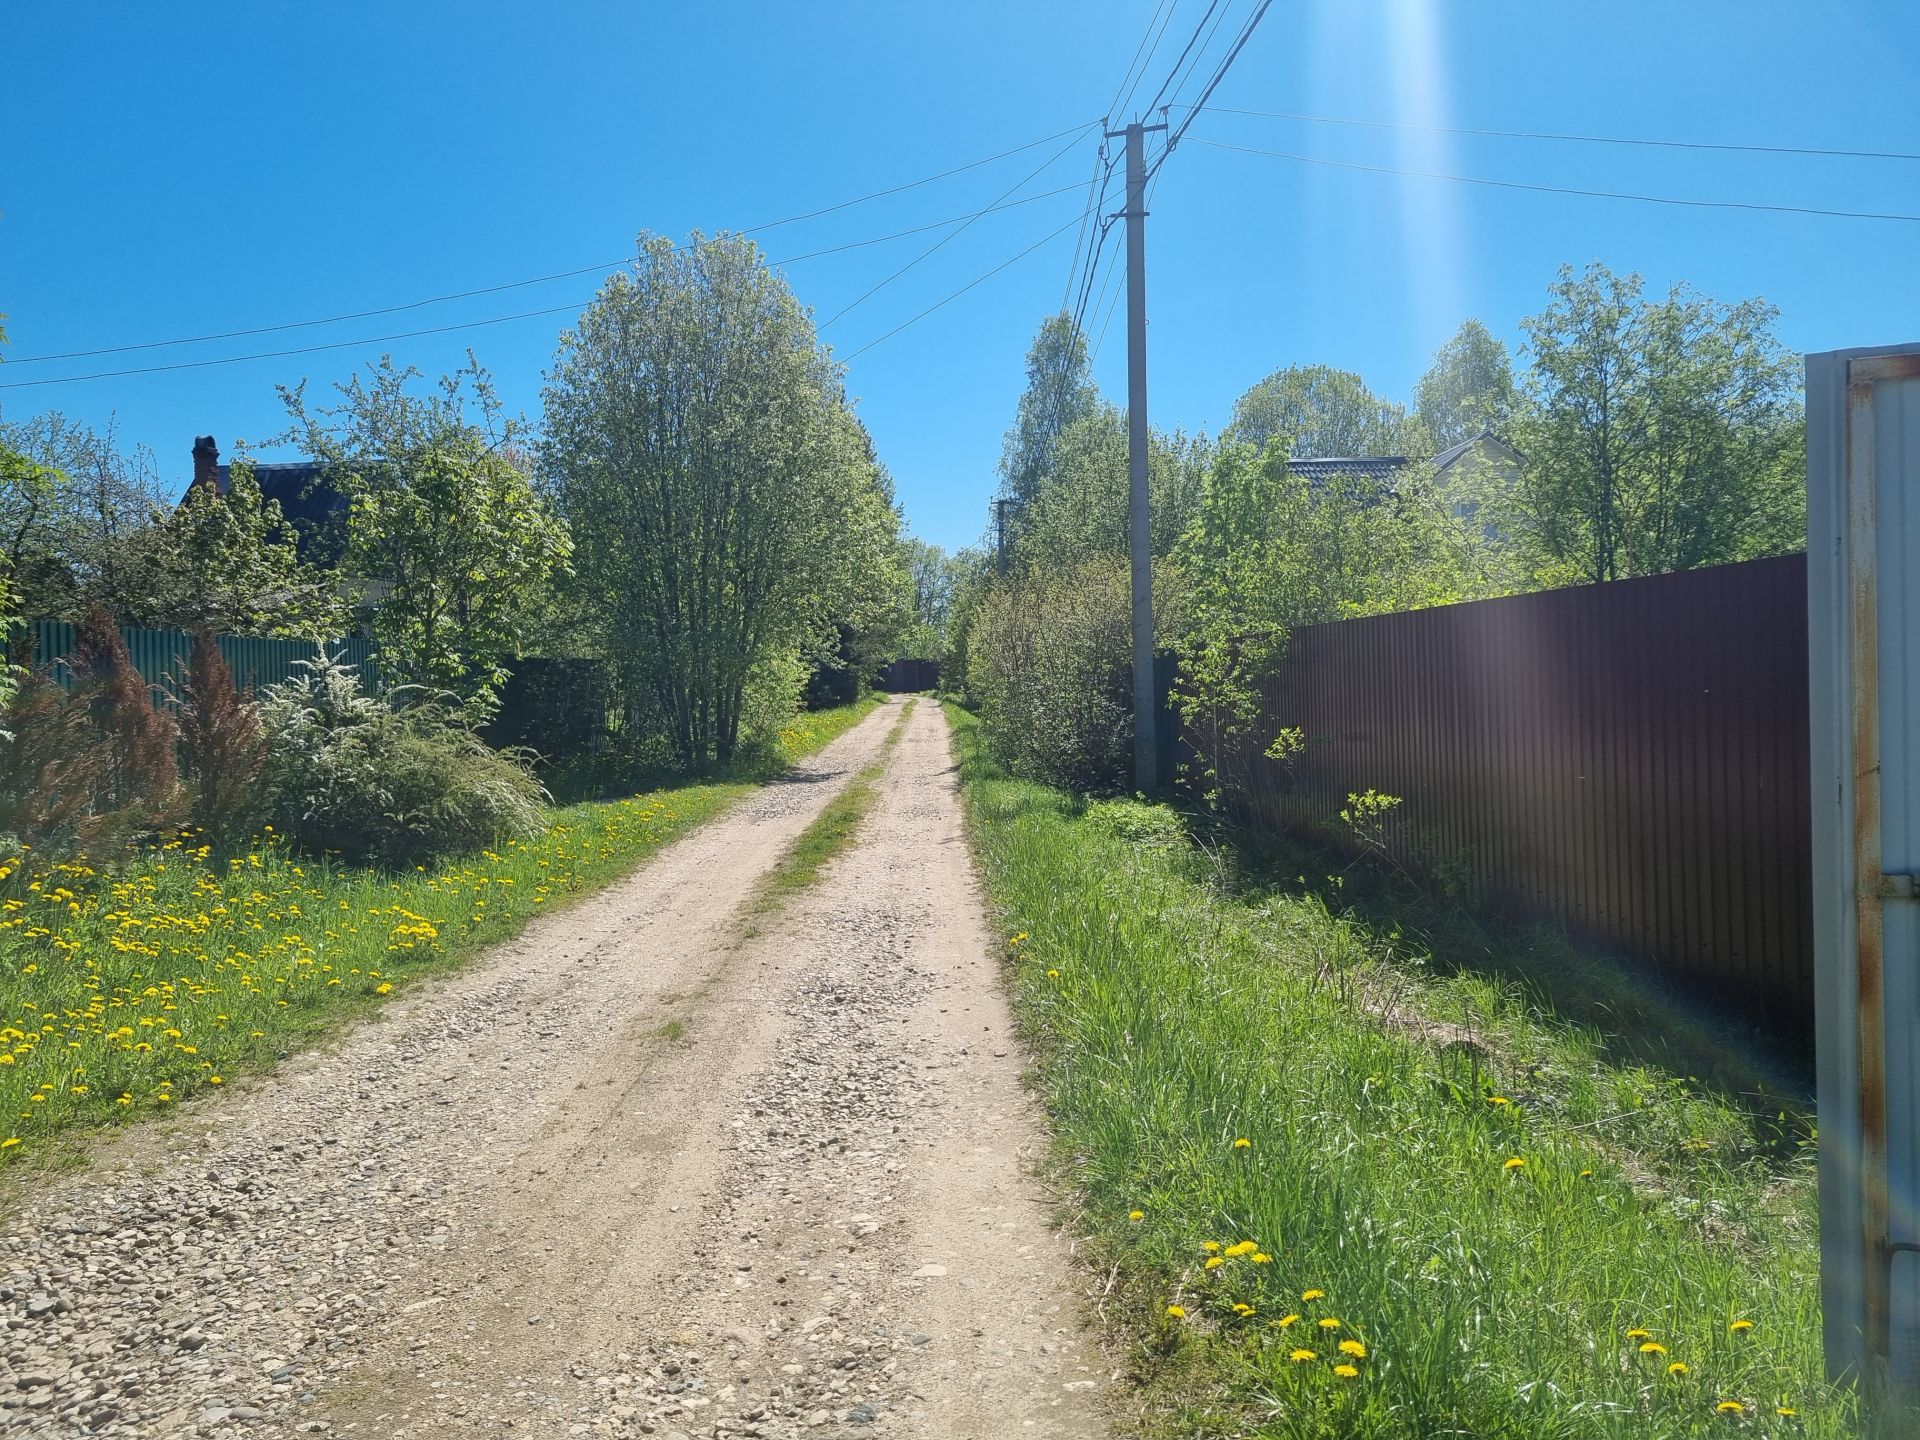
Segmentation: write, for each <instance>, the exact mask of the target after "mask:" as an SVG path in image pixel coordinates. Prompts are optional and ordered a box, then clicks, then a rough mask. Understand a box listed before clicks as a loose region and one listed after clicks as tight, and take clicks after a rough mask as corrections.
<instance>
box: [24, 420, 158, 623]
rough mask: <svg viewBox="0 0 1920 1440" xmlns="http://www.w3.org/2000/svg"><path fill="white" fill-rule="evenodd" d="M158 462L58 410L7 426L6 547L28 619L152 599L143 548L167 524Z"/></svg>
mask: <svg viewBox="0 0 1920 1440" xmlns="http://www.w3.org/2000/svg"><path fill="white" fill-rule="evenodd" d="M167 508H168V507H167V505H166V502H165V499H164V497H163V496H162V494H161V491H160V485H159V481H158V478H157V472H156V469H155V466H154V463H153V456H152V455H151V454H150V453H148V452H147V451H145V450H143V449H139V448H135V449H133V450H130V451H129V450H123V449H122V448H121V447H120V444H119V439H118V436H117V435H116V434H115V432H114V429H113V427H112V426H111V425H109V426H108V427H107V428H106V429H105V430H95V429H93V428H92V427H91V426H88V425H84V424H81V423H79V422H77V421H73V420H69V419H67V417H66V416H64V415H62V414H60V413H59V412H57V411H50V412H48V413H47V414H44V415H37V416H34V417H32V418H30V419H28V420H24V421H20V422H17V423H14V422H9V423H6V424H0V545H4V547H5V560H4V563H5V564H6V566H7V568H8V570H9V572H10V573H11V575H12V577H13V585H14V589H15V591H16V593H17V594H18V596H19V600H20V605H21V610H22V613H24V614H25V615H27V616H28V617H29V618H31V619H36V620H38V619H59V620H78V619H79V618H80V617H81V616H82V615H83V614H84V613H85V612H86V610H87V608H88V607H89V606H91V605H96V604H97V605H102V606H104V607H106V609H108V610H109V611H110V612H112V613H113V614H114V615H116V616H119V615H125V614H126V613H127V612H128V609H129V607H130V606H131V605H134V604H137V603H138V602H139V601H140V600H141V599H142V598H143V597H144V587H145V583H146V582H145V577H144V574H143V573H142V571H143V566H142V564H141V560H142V555H141V545H140V540H141V538H142V536H143V532H145V531H146V530H147V529H148V528H149V527H150V526H152V525H153V524H154V523H156V521H157V519H158V518H159V517H160V516H162V515H164V514H165V513H166V510H167Z"/></svg>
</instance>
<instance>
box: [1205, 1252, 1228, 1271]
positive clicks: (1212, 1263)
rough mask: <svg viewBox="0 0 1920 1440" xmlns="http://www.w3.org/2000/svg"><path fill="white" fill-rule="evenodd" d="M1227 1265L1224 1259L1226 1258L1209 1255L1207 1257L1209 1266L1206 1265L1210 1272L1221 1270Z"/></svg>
mask: <svg viewBox="0 0 1920 1440" xmlns="http://www.w3.org/2000/svg"><path fill="white" fill-rule="evenodd" d="M1226 1263H1227V1262H1226V1259H1225V1257H1224V1256H1220V1255H1209V1256H1208V1257H1207V1265H1206V1268H1207V1269H1209V1270H1218V1269H1219V1268H1220V1267H1221V1266H1222V1265H1224V1264H1226Z"/></svg>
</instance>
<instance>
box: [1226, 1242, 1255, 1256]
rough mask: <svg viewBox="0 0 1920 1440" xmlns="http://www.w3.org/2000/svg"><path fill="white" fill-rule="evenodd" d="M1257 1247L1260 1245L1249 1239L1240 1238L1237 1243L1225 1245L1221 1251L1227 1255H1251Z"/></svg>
mask: <svg viewBox="0 0 1920 1440" xmlns="http://www.w3.org/2000/svg"><path fill="white" fill-rule="evenodd" d="M1259 1248H1260V1247H1259V1246H1258V1245H1256V1244H1255V1243H1254V1242H1253V1241H1251V1240H1242V1241H1240V1242H1239V1243H1238V1244H1237V1245H1229V1246H1227V1248H1226V1249H1225V1251H1223V1252H1222V1253H1223V1254H1227V1255H1234V1256H1239V1255H1251V1254H1252V1253H1253V1252H1254V1251H1256V1250H1258V1249H1259Z"/></svg>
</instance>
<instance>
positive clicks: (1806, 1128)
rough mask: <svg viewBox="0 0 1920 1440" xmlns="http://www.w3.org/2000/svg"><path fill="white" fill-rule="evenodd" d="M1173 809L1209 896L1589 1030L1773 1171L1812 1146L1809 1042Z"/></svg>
mask: <svg viewBox="0 0 1920 1440" xmlns="http://www.w3.org/2000/svg"><path fill="white" fill-rule="evenodd" d="M1179 809H1180V813H1181V816H1182V818H1183V820H1184V821H1185V823H1186V825H1187V828H1188V833H1189V834H1190V835H1191V836H1192V838H1193V840H1194V842H1195V843H1196V845H1198V846H1200V847H1201V848H1202V849H1203V850H1204V851H1206V852H1207V853H1208V854H1209V855H1210V856H1211V858H1212V860H1213V862H1214V864H1213V869H1214V872H1215V876H1216V878H1217V883H1219V884H1220V885H1221V886H1222V887H1223V888H1224V889H1226V890H1227V891H1229V892H1230V893H1233V894H1234V895H1235V896H1236V897H1237V898H1239V899H1241V900H1242V901H1244V902H1247V903H1258V901H1259V900H1260V899H1261V897H1263V896H1267V895H1275V896H1289V897H1307V896H1311V897H1314V898H1317V899H1318V900H1319V902H1320V903H1321V904H1323V905H1325V906H1326V907H1327V909H1328V910H1329V911H1331V912H1333V913H1335V914H1338V915H1342V916H1345V917H1347V918H1348V919H1349V920H1351V921H1352V922H1354V923H1356V924H1358V925H1360V926H1361V927H1363V929H1364V930H1365V931H1366V933H1367V938H1368V939H1369V940H1370V941H1371V942H1372V948H1373V949H1374V950H1375V952H1376V953H1378V954H1383V955H1400V954H1409V953H1412V952H1415V951H1417V952H1422V954H1423V958H1424V969H1425V970H1426V972H1427V973H1429V974H1432V975H1437V976H1442V977H1445V976H1449V975H1470V976H1479V977H1481V978H1484V979H1486V980H1489V981H1493V982H1496V983H1498V984H1500V985H1502V986H1504V987H1506V988H1507V989H1509V990H1510V991H1512V992H1514V993H1516V994H1517V995H1519V996H1520V997H1521V998H1522V999H1523V1000H1524V1002H1525V1003H1526V1005H1527V1007H1528V1008H1529V1009H1530V1010H1532V1011H1534V1012H1536V1013H1537V1014H1539V1015H1540V1016H1541V1017H1542V1018H1544V1019H1547V1020H1549V1021H1552V1022H1557V1023H1560V1024H1571V1025H1575V1026H1578V1027H1581V1028H1583V1029H1585V1030H1588V1031H1590V1032H1591V1033H1592V1034H1593V1035H1594V1037H1595V1038H1596V1040H1597V1041H1598V1045H1599V1051H1600V1054H1601V1055H1602V1057H1603V1058H1605V1059H1606V1060H1607V1061H1609V1062H1610V1063H1613V1064H1616V1065H1640V1066H1646V1067H1648V1068H1651V1069H1656V1070H1660V1071H1664V1072H1666V1073H1668V1074H1670V1075H1674V1076H1684V1077H1686V1079H1687V1080H1688V1081H1689V1082H1691V1083H1692V1084H1694V1085H1695V1086H1697V1087H1698V1088H1700V1089H1702V1090H1704V1091H1708V1092H1711V1093H1712V1094H1714V1095H1716V1096H1718V1097H1719V1098H1720V1099H1722V1100H1723V1101H1725V1102H1726V1103H1727V1104H1729V1105H1732V1106H1734V1107H1736V1108H1738V1109H1740V1110H1743V1111H1746V1112H1747V1113H1749V1114H1751V1115H1752V1116H1753V1117H1754V1120H1755V1122H1756V1126H1757V1128H1758V1131H1759V1133H1761V1134H1762V1135H1765V1136H1768V1137H1771V1139H1772V1147H1771V1148H1772V1150H1773V1152H1775V1153H1776V1154H1777V1156H1778V1158H1780V1159H1781V1160H1785V1159H1787V1158H1789V1157H1790V1156H1792V1155H1793V1154H1794V1153H1796V1152H1797V1151H1798V1150H1799V1148H1800V1146H1801V1145H1802V1143H1803V1142H1804V1141H1805V1139H1806V1138H1807V1136H1808V1135H1809V1134H1810V1133H1811V1131H1812V1127H1813V1111H1814V1086H1813V1053H1812V1041H1811V1038H1810V1037H1793V1036H1787V1035H1782V1034H1778V1033H1773V1032H1769V1031H1767V1030H1765V1029H1763V1028H1761V1027H1759V1026H1756V1025H1754V1024H1752V1023H1750V1022H1747V1021H1745V1020H1743V1019H1738V1018H1734V1017H1730V1016H1728V1015H1727V1014H1725V1013H1724V1012H1723V1010H1722V1009H1721V1007H1718V1006H1717V1005H1716V1004H1715V1001H1714V999H1713V997H1712V996H1711V995H1708V994H1705V993H1703V992H1702V991H1701V990H1699V989H1698V988H1689V987H1686V986H1683V985H1679V984H1676V983H1675V982H1674V981H1673V980H1671V979H1670V978H1669V977H1666V976H1663V975H1661V974H1659V973H1657V972H1656V971H1654V970H1653V969H1652V968H1651V967H1650V966H1648V965H1646V964H1644V963H1642V962H1639V961H1636V960H1634V959H1632V958H1630V957H1627V956H1622V955H1619V954H1616V953H1610V952H1608V951H1607V950H1606V949H1604V948H1603V947H1600V946H1596V945H1593V944H1589V943H1585V942H1583V941H1582V940H1580V939H1579V938H1577V937H1576V936H1574V935H1573V934H1572V933H1570V932H1569V931H1568V930H1567V928H1566V927H1564V926H1561V925H1556V924H1553V923H1551V922H1545V921H1541V920H1537V919H1517V918H1509V917H1504V916H1499V915H1490V914H1483V913H1476V912H1475V911H1472V910H1469V909H1467V908H1465V907H1463V906H1462V905H1460V904H1458V903H1455V902H1453V901H1451V900H1449V899H1447V898H1445V897H1443V896H1440V895H1437V894H1434V893H1432V892H1429V891H1427V890H1425V889H1422V888H1420V887H1419V886H1417V885H1416V884H1414V883H1413V882H1412V881H1411V880H1409V879H1408V877H1407V876H1405V875H1404V874H1403V873H1401V872H1399V871H1397V870H1395V869H1393V868H1392V867H1390V866H1388V865H1384V864H1381V863H1377V862H1375V861H1373V860H1371V859H1368V858H1366V857H1362V858H1361V859H1359V860H1353V859H1349V858H1348V857H1346V856H1344V855H1342V854H1341V853H1339V852H1338V851H1336V850H1334V849H1333V848H1331V847H1328V846H1324V845H1318V844H1315V843H1313V842H1312V841H1310V840H1307V839H1303V838H1301V837H1299V836H1297V835H1293V834H1290V833H1287V832H1284V831H1274V830H1270V829H1267V828H1265V827H1261V826H1253V825H1249V824H1246V823H1242V822H1239V821H1236V820H1234V819H1232V818H1230V817H1227V816H1222V815H1220V814H1217V813H1215V812H1212V811H1209V810H1206V809H1205V808H1203V807H1200V806H1197V805H1184V806H1181V807H1179Z"/></svg>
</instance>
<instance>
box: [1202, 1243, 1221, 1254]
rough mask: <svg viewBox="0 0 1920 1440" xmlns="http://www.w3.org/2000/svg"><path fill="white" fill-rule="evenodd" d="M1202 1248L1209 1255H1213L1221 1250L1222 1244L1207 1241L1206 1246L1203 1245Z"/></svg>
mask: <svg viewBox="0 0 1920 1440" xmlns="http://www.w3.org/2000/svg"><path fill="white" fill-rule="evenodd" d="M1200 1248H1201V1249H1202V1250H1205V1251H1206V1252H1207V1253H1208V1254H1212V1253H1213V1252H1214V1251H1216V1250H1218V1249H1219V1248H1220V1242H1219V1241H1218V1240H1209V1241H1207V1243H1206V1244H1204V1245H1202V1246H1201V1247H1200Z"/></svg>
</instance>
